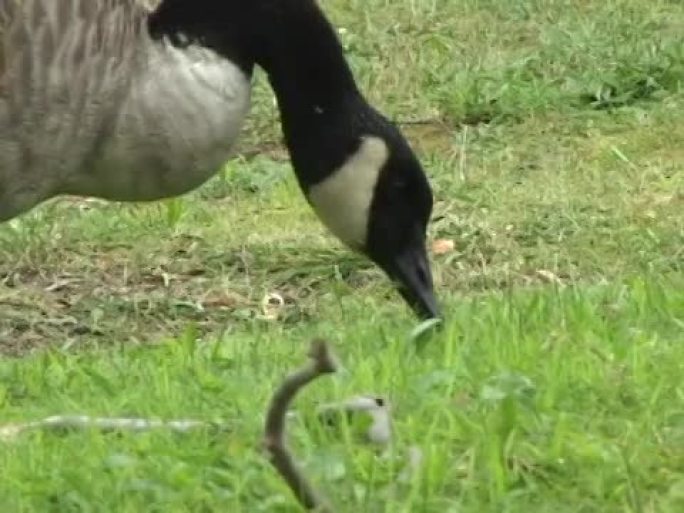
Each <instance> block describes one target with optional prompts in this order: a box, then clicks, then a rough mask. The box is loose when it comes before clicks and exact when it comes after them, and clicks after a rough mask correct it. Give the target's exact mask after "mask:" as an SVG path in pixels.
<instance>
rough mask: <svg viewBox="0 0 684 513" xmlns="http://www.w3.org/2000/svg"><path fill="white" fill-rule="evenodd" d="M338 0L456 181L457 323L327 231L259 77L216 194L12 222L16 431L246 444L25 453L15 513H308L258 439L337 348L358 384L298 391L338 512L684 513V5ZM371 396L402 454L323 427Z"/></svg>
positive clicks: (334, 6) (452, 277)
mask: <svg viewBox="0 0 684 513" xmlns="http://www.w3.org/2000/svg"><path fill="white" fill-rule="evenodd" d="M322 5H323V7H324V8H325V10H326V12H327V13H328V14H329V15H330V17H331V18H332V19H333V21H334V22H335V24H336V26H337V27H338V28H339V32H340V37H341V39H342V41H343V43H344V46H345V49H346V51H347V55H348V58H349V60H350V62H351V64H352V66H353V68H354V71H355V73H356V75H357V77H358V79H359V81H360V84H361V87H362V89H363V90H364V91H365V92H366V93H367V95H368V96H369V98H370V99H371V100H372V102H373V103H374V104H375V105H376V106H377V107H379V108H380V109H381V110H382V111H384V112H385V113H386V114H387V115H389V116H390V117H391V118H393V119H395V120H396V122H397V123H399V124H400V125H401V127H402V129H403V130H404V131H405V133H406V134H407V135H408V136H409V138H410V139H411V141H412V142H413V144H414V146H415V148H416V149H417V151H418V153H419V155H420V157H421V159H422V160H423V162H424V164H425V166H426V168H427V170H428V172H429V174H430V177H431V179H432V182H433V184H434V189H435V196H436V204H435V211H434V216H433V222H432V223H431V226H430V234H429V236H430V239H431V240H437V239H447V240H451V241H453V242H454V248H453V250H451V251H448V252H446V253H444V254H435V255H433V262H434V266H435V269H434V272H435V279H436V288H437V290H438V293H439V296H440V300H441V301H442V304H443V306H444V311H445V314H446V316H447V318H446V321H445V323H444V325H443V326H442V329H441V330H439V331H438V332H436V333H433V334H428V335H426V336H423V337H420V338H416V337H413V336H412V335H411V334H412V331H413V330H414V328H415V326H416V324H417V321H416V320H415V319H414V318H413V317H412V315H411V313H410V312H409V310H408V309H407V308H406V306H405V305H404V304H403V302H402V300H401V299H400V298H399V296H398V295H397V294H396V293H395V292H394V291H393V290H392V289H391V287H390V286H389V284H388V283H387V280H386V279H385V277H384V276H383V275H382V274H381V272H380V271H378V270H377V269H375V268H374V267H373V266H372V265H370V264H369V263H368V262H366V261H365V260H364V259H363V258H360V257H358V256H354V255H352V254H350V253H349V252H348V251H347V250H346V249H344V248H343V247H341V246H340V245H339V244H338V243H337V242H336V241H335V240H333V238H332V237H331V236H329V235H328V234H327V233H326V232H325V231H324V229H323V228H322V226H321V225H320V224H319V222H318V221H317V220H316V218H315V216H314V214H313V213H312V212H311V211H310V209H309V207H308V206H307V205H306V203H305V201H304V200H303V198H302V197H301V195H300V193H299V191H298V189H297V185H296V182H295V179H294V176H293V174H292V172H291V169H290V166H289V163H288V161H287V155H286V153H285V152H284V151H283V148H282V147H281V145H280V135H279V125H278V120H277V113H276V112H275V110H274V108H273V99H272V95H271V93H270V91H269V90H268V88H267V87H266V85H265V81H264V79H263V76H262V75H259V76H258V77H257V84H256V93H255V98H254V105H253V110H252V116H251V119H250V121H249V126H248V127H247V129H246V131H245V133H244V135H243V137H242V140H241V142H240V147H239V151H238V155H237V156H236V158H235V159H234V160H232V161H230V162H228V163H227V164H226V166H225V169H224V170H223V172H222V173H221V174H220V175H219V176H217V177H216V178H214V179H213V180H211V181H210V182H209V183H207V184H206V185H205V186H204V187H202V188H201V189H199V190H197V191H195V192H193V193H192V194H190V195H188V196H185V197H183V198H180V199H175V200H172V201H167V202H161V203H154V204H136V205H122V204H113V203H109V204H107V203H102V202H99V201H86V200H82V199H75V198H62V199H59V200H56V201H52V202H49V203H48V204H45V205H43V206H41V207H40V208H38V209H35V210H34V211H32V212H31V213H30V214H29V215H26V216H24V217H22V218H20V219H17V220H14V221H12V222H10V223H6V224H4V225H1V226H0V352H1V353H2V355H3V356H2V357H0V424H2V423H10V422H23V421H28V420H35V419H39V418H42V417H46V416H49V415H54V414H89V415H103V416H135V417H149V418H159V419H172V418H195V419H203V420H208V421H214V420H217V421H220V422H222V423H224V424H225V426H224V427H226V429H223V430H220V431H216V430H214V429H209V428H207V429H199V430H196V431H193V432H191V433H185V434H178V433H171V432H168V431H164V430H162V431H152V432H146V433H137V434H134V433H102V432H98V431H95V430H86V431H41V430H36V431H32V432H27V433H24V434H22V435H20V436H17V437H13V438H11V439H10V438H8V439H6V440H2V439H0V445H2V450H1V451H0V511H2V512H5V511H7V512H17V513H20V512H47V511H55V512H71V511H73V512H76V511H78V512H91V511H92V512H96V511H97V512H100V511H107V512H109V511H112V512H113V511H116V512H122V513H123V512H134V511H135V512H137V511H150V512H152V511H164V512H165V513H166V512H176V511H178V512H180V511H193V512H195V511H198V512H199V511H206V512H209V511H235V512H241V511H244V512H248V513H251V512H257V511H269V512H272V511H273V512H281V511H282V512H289V511H299V509H298V506H297V504H296V502H295V501H294V499H293V497H292V494H291V493H290V491H289V490H288V489H287V488H286V486H285V484H284V483H283V482H282V480H280V479H279V478H278V476H277V474H276V473H275V471H274V470H273V469H272V468H271V467H270V465H269V464H268V461H267V459H266V458H265V456H264V453H263V451H262V450H261V448H260V445H259V442H260V437H261V435H262V424H263V418H264V414H265V408H266V404H267V402H268V399H269V397H270V394H271V393H272V392H273V390H274V389H275V387H276V386H277V385H278V383H279V382H280V381H281V380H282V378H283V377H284V376H285V375H286V374H287V373H289V372H290V371H291V370H293V369H295V368H296V367H298V366H299V365H301V363H302V362H303V361H304V359H305V357H306V351H307V349H308V344H309V341H310V340H311V339H312V338H314V337H325V338H326V339H328V340H329V341H330V342H331V343H332V345H333V347H334V349H335V351H336V353H337V354H338V356H339V358H340V360H341V362H342V363H343V365H344V372H342V373H339V374H336V375H333V376H331V377H326V378H321V380H320V381H316V382H315V383H314V384H312V385H311V386H310V388H308V389H306V390H305V391H304V392H303V393H302V395H301V396H300V397H298V399H297V401H296V403H295V405H294V406H295V412H296V413H297V416H296V417H295V418H294V419H293V420H292V422H291V431H290V439H291V442H292V445H293V448H294V450H295V452H296V454H297V456H298V458H299V459H300V461H301V463H302V465H303V468H304V469H305V470H306V472H307V474H308V475H309V476H310V477H311V478H312V479H313V480H314V482H315V483H316V484H317V485H318V486H319V488H320V489H321V491H323V492H324V493H325V494H326V495H327V496H328V497H329V498H330V500H331V502H333V503H334V504H335V505H336V506H337V510H338V511H350V512H351V511H364V512H366V511H367V512H380V511H386V512H397V511H406V512H409V511H410V512H454V513H456V512H458V513H471V512H472V513H481V512H490V511H491V512H511V513H512V512H520V513H523V512H525V513H526V512H544V513H546V512H551V511H554V512H557V513H565V512H568V513H569V512H572V513H576V512H583V513H585V512H586V513H589V512H601V513H604V512H634V513H641V512H673V513H674V512H681V511H684V378H683V376H684V166H683V163H684V122H683V120H684V4H682V3H681V2H678V1H673V0H669V1H668V0H601V1H599V0H582V1H574V2H570V1H566V0H545V1H542V0H441V1H440V0H392V1H391V2H390V1H386V0H363V1H361V0H326V1H324V2H322ZM273 294H277V295H278V296H279V297H280V298H282V299H283V304H282V305H280V306H278V305H275V306H274V305H272V304H270V303H269V302H268V298H269V296H272V295H273ZM365 393H373V394H381V395H383V396H386V397H388V398H389V400H390V402H391V405H392V420H393V428H394V430H393V437H392V442H391V445H390V446H389V447H388V448H387V449H386V450H385V451H383V452H380V451H379V449H378V447H376V446H373V445H371V444H367V443H362V442H361V441H359V440H357V439H356V438H354V437H351V436H349V433H348V432H347V431H346V430H342V431H341V432H340V431H339V430H330V429H325V428H324V427H323V426H322V425H321V424H320V423H318V422H317V420H316V418H315V416H314V415H313V414H312V413H313V412H314V410H315V408H316V406H317V405H319V404H321V403H327V402H331V401H342V400H345V399H347V398H349V397H351V396H354V395H357V394H365ZM411 452H414V453H415V452H418V453H420V454H421V455H422V458H420V462H419V463H418V464H416V465H413V466H409V467H408V468H410V469H411V472H408V473H407V472H406V469H407V465H408V461H409V459H410V458H409V456H408V455H409V453H411Z"/></svg>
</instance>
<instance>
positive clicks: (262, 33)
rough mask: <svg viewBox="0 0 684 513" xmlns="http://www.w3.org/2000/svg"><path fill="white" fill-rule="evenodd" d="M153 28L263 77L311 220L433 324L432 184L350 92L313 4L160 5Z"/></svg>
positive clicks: (301, 0) (402, 143) (396, 135)
mask: <svg viewBox="0 0 684 513" xmlns="http://www.w3.org/2000/svg"><path fill="white" fill-rule="evenodd" d="M200 4H201V7H200ZM151 20H152V23H151V29H152V31H153V32H156V33H157V35H160V34H164V35H168V36H169V37H173V36H174V35H178V34H183V35H184V36H188V35H189V36H190V37H191V39H192V40H195V41H199V42H200V43H201V44H204V45H208V46H211V47H212V48H213V49H215V50H216V51H217V52H219V53H221V54H222V55H224V56H225V57H226V58H228V59H236V58H239V59H240V60H241V61H242V62H243V63H244V64H243V68H245V69H251V65H252V64H256V65H258V66H260V67H261V68H262V69H263V70H264V71H265V72H266V74H267V76H268V80H269V82H270V84H271V86H272V88H273V92H274V94H275V96H276V99H277V104H278V109H279V113H280V122H281V126H282V131H283V136H284V140H285V143H286V146H287V148H288V151H289V154H290V158H291V162H292V165H293V167H294V171H295V174H296V176H297V180H298V182H299V185H300V187H301V189H302V191H303V192H304V195H305V196H306V199H307V201H308V202H309V203H310V205H311V206H312V207H313V209H314V211H315V212H316V214H317V215H318V217H319V218H320V219H321V220H322V222H323V223H324V224H325V225H326V226H327V227H328V228H329V230H330V231H331V232H332V233H333V234H334V235H335V236H336V237H337V238H338V239H339V240H340V241H342V242H343V243H344V244H346V245H347V246H348V247H350V248H351V249H353V250H355V251H357V252H360V253H362V254H364V255H366V256H367V257H368V258H369V259H370V260H371V261H373V262H375V263H376V264H377V265H378V266H379V267H380V268H381V269H382V270H384V272H385V273H386V274H387V275H388V276H389V278H390V279H391V280H393V281H394V283H395V284H396V287H397V289H398V291H399V292H400V294H401V295H402V296H403V297H404V299H405V300H406V301H407V303H408V304H409V305H410V306H411V308H412V309H413V310H414V311H415V312H416V313H417V314H418V315H420V316H421V317H425V318H431V317H438V316H439V315H440V312H439V308H438V305H437V301H436V299H435V294H434V290H433V280H432V274H431V271H430V263H429V260H428V256H427V251H426V242H425V240H426V229H427V224H428V220H429V218H430V215H431V211H432V203H433V197H432V190H431V188H430V184H429V182H428V179H427V177H426V174H425V172H424V170H423V168H422V166H421V164H420V162H419V161H418V159H417V158H416V156H415V154H414V152H413V151H412V149H411V148H410V146H409V144H408V143H407V141H406V139H405V138H404V136H403V135H402V134H401V132H400V130H399V129H398V128H397V127H396V126H395V125H394V124H393V123H391V122H390V121H389V120H388V119H387V118H386V117H385V116H383V115H382V114H381V113H380V112H378V111H377V110H376V109H375V108H374V107H372V106H371V105H370V104H369V102H368V101H367V100H366V99H365V97H364V96H363V94H362V93H361V91H360V90H359V88H358V87H357V84H356V82H355V79H354V76H353V73H352V71H351V69H350V67H349V65H348V63H347V61H346V59H345V56H344V51H343V48H342V46H341V44H340V42H339V40H338V38H337V34H336V31H335V30H334V28H333V27H332V25H331V24H330V23H329V22H328V20H327V19H326V17H325V16H324V14H323V12H322V11H321V10H320V7H319V6H318V2H316V1H315V0H258V1H255V2H247V3H245V2H242V1H237V0H235V1H231V0H201V1H200V2H194V3H190V2H187V1H185V0H164V2H162V4H161V6H160V8H159V9H158V10H157V12H156V13H155V14H153V16H152V18H151Z"/></svg>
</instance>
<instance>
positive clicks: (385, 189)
mask: <svg viewBox="0 0 684 513" xmlns="http://www.w3.org/2000/svg"><path fill="white" fill-rule="evenodd" d="M257 66H258V67H260V68H261V69H263V70H264V71H265V73H266V75H267V78H268V81H269V83H270V86H271V88H272V89H273V92H274V94H275V98H276V103H277V106H278V110H279V115H280V123H281V129H282V133H283V138H284V143H285V145H286V147H287V150H288V154H289V157H290V162H291V164H292V167H293V169H294V172H295V175H296V179H297V182H298V185H299V187H300V188H301V190H302V192H303V195H304V197H305V199H306V201H307V202H308V204H309V205H310V206H311V207H312V208H313V210H314V211H315V213H316V215H317V216H318V218H319V219H320V220H321V221H322V223H323V224H324V225H325V226H326V227H327V229H328V230H329V231H330V232H331V233H332V234H333V235H334V236H336V237H337V238H338V239H339V240H340V241H341V242H342V243H343V244H344V245H346V246H347V247H348V248H349V249H350V250H352V251H355V252H358V253H360V254H363V255H365V256H366V257H367V258H369V259H370V260H371V261H372V262H374V263H375V264H376V265H377V266H379V268H381V269H382V270H383V271H384V272H385V274H386V275H387V276H388V278H389V279H390V280H391V281H392V282H393V283H394V284H395V287H396V289H397V290H398V292H399V293H400V294H401V296H402V297H403V298H404V299H405V301H406V303H407V304H408V305H409V307H410V308H411V309H412V310H413V311H414V312H415V314H417V315H418V316H420V317H422V318H433V317H439V316H440V315H441V313H440V308H439V306H438V302H437V300H436V297H435V292H434V287H433V278H432V272H431V266H430V262H429V258H428V255H427V251H426V230H427V225H428V221H429V218H430V216H431V212H432V204H433V194H432V190H431V186H430V183H429V181H428V178H427V177H426V174H425V172H424V170H423V168H422V167H421V164H420V162H419V160H418V159H417V157H416V155H415V154H414V152H413V151H412V149H411V148H410V146H409V144H408V142H407V141H406V139H405V138H404V136H403V135H402V133H401V132H400V130H399V128H398V127H397V126H396V125H395V124H394V123H392V122H390V121H389V120H388V119H387V118H386V117H385V116H383V115H382V114H381V113H380V112H379V111H378V110H376V109H375V108H374V107H372V106H371V105H370V104H369V102H368V101H367V100H366V99H365V97H364V95H363V93H362V92H361V91H360V89H359V87H358V85H357V82H356V81H355V78H354V75H353V72H352V71H351V68H350V66H349V64H348V62H347V60H346V57H345V56H344V52H343V48H342V46H341V44H340V41H339V39H338V37H337V33H336V31H335V29H334V28H333V25H332V24H331V22H330V21H329V20H328V19H327V18H326V16H325V14H324V12H323V11H322V9H321V8H320V7H319V5H318V2H317V1H316V0H253V1H241V0H192V1H190V0H0V222H3V221H7V220H10V219H13V218H15V217H18V216H20V215H21V214H23V213H26V212H28V211H29V210H31V209H32V208H34V207H36V206H37V205H39V204H40V203H42V202H44V201H46V200H48V199H50V198H54V197H57V196H60V195H72V196H81V197H95V198H101V199H104V200H108V201H119V202H133V201H135V202H142V201H154V200H160V199H163V198H170V197H175V196H179V195H182V194H184V193H186V192H189V191H190V190H192V189H195V188H197V187H199V186H200V185H202V184H203V183H204V182H206V181H207V180H208V179H209V178H210V177H211V176H213V175H214V174H215V173H217V172H218V170H219V169H220V168H221V167H222V166H223V165H224V163H225V162H226V161H227V160H228V159H229V158H230V157H231V155H232V149H233V145H234V142H235V140H236V139H237V137H238V135H239V132H240V129H241V126H242V125H243V122H244V120H245V118H246V117H247V115H248V112H249V108H250V94H251V86H252V81H253V74H254V69H255V67H257Z"/></svg>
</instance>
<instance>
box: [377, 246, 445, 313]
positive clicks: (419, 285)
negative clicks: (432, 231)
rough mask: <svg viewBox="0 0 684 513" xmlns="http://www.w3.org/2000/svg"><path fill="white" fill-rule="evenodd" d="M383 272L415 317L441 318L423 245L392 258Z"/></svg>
mask: <svg viewBox="0 0 684 513" xmlns="http://www.w3.org/2000/svg"><path fill="white" fill-rule="evenodd" d="M385 271H386V272H387V273H388V274H389V276H390V277H391V278H392V279H394V281H395V282H396V283H397V288H398V290H399V293H400V294H401V295H402V297H403V298H404V299H405V300H406V302H407V303H408V304H409V306H410V307H411V308H412V309H413V311H414V312H415V313H416V315H418V316H419V317H421V318H422V319H435V318H440V317H441V313H440V309H439V306H438V304H437V299H436V298H435V292H434V287H433V281H432V272H431V271H430V264H429V263H428V258H427V253H426V251H425V246H424V244H420V245H418V246H414V247H411V248H408V249H406V250H404V251H403V252H402V253H400V254H399V255H397V256H395V257H394V258H392V259H391V260H390V262H389V263H388V265H387V268H386V269H385Z"/></svg>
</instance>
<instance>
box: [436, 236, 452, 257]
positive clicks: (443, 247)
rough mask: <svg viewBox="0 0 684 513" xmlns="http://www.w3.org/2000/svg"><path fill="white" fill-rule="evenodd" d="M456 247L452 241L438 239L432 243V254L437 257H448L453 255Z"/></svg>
mask: <svg viewBox="0 0 684 513" xmlns="http://www.w3.org/2000/svg"><path fill="white" fill-rule="evenodd" d="M455 246H456V245H455V244H454V241H453V240H451V239H436V240H434V241H433V242H432V252H433V253H434V254H435V255H446V254H447V253H451V252H452V251H453V250H454V247H455Z"/></svg>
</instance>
